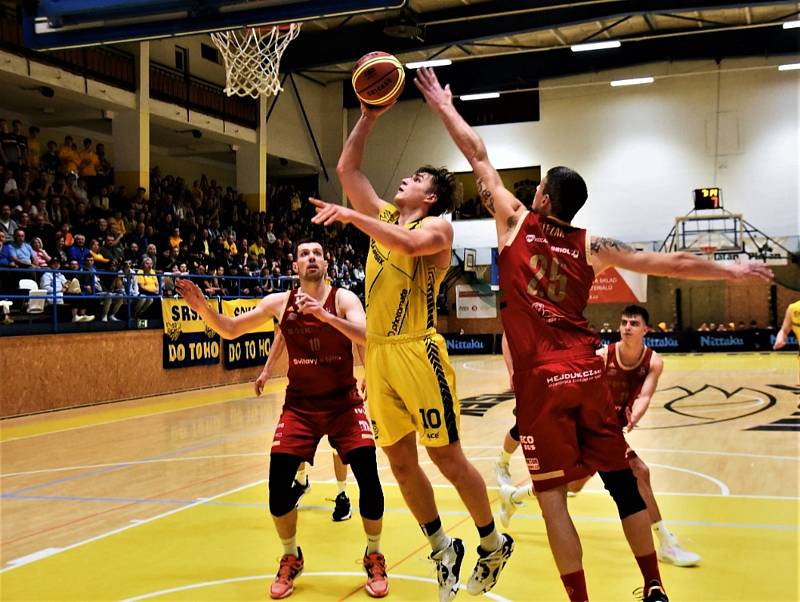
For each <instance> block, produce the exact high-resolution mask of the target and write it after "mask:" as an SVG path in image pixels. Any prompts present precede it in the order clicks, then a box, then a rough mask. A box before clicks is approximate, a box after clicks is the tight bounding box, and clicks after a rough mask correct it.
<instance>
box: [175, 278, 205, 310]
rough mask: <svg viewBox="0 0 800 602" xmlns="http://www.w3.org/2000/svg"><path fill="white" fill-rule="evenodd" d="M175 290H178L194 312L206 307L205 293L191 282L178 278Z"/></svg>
mask: <svg viewBox="0 0 800 602" xmlns="http://www.w3.org/2000/svg"><path fill="white" fill-rule="evenodd" d="M175 288H177V289H178V292H179V293H180V294H181V296H182V297H183V298H184V299H185V300H186V303H188V304H189V307H191V308H192V309H193V310H195V311H199V309H200V308H202V307H204V306H205V305H206V298H205V297H204V296H203V291H201V290H200V287H199V286H197V285H196V284H195V283H194V282H192V281H191V280H185V279H183V278H178V279H177V280H176V281H175Z"/></svg>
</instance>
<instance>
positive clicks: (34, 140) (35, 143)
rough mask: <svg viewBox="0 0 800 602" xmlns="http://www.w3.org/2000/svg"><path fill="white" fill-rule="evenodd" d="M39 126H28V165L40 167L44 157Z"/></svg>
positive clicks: (32, 167)
mask: <svg viewBox="0 0 800 602" xmlns="http://www.w3.org/2000/svg"><path fill="white" fill-rule="evenodd" d="M39 131H40V130H39V128H38V127H36V126H35V125H32V126H31V127H29V128H28V167H30V168H31V169H39V166H40V165H41V158H42V142H41V140H39Z"/></svg>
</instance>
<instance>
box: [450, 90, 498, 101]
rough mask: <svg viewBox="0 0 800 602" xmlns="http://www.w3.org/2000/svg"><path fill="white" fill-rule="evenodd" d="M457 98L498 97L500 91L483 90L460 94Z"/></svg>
mask: <svg viewBox="0 0 800 602" xmlns="http://www.w3.org/2000/svg"><path fill="white" fill-rule="evenodd" d="M458 98H459V100H485V99H487V98H500V92H484V93H482V94H462V95H461V96H459V97H458Z"/></svg>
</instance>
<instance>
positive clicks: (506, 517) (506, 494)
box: [500, 485, 524, 528]
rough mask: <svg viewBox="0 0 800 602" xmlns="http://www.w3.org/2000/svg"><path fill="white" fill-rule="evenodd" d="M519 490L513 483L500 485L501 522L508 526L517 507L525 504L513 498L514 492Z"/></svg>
mask: <svg viewBox="0 0 800 602" xmlns="http://www.w3.org/2000/svg"><path fill="white" fill-rule="evenodd" d="M516 490H517V488H516V487H514V486H513V485H501V486H500V524H502V525H503V526H504V527H506V528H508V525H509V524H510V523H511V517H512V516H514V513H515V512H516V511H517V508H521V507H522V506H524V503H523V502H517V501H515V500H514V499H513V497H512V496H513V495H514V492H515V491H516Z"/></svg>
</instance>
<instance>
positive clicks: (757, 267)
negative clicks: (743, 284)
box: [731, 261, 775, 282]
mask: <svg viewBox="0 0 800 602" xmlns="http://www.w3.org/2000/svg"><path fill="white" fill-rule="evenodd" d="M731 269H732V270H733V277H734V278H735V279H736V280H745V279H748V278H757V279H759V280H763V281H764V282H772V279H773V277H774V276H775V275H774V274H773V273H772V270H771V269H770V268H768V267H767V266H765V265H764V264H763V263H758V262H755V261H749V262H747V263H737V264H736V265H732V266H731Z"/></svg>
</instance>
